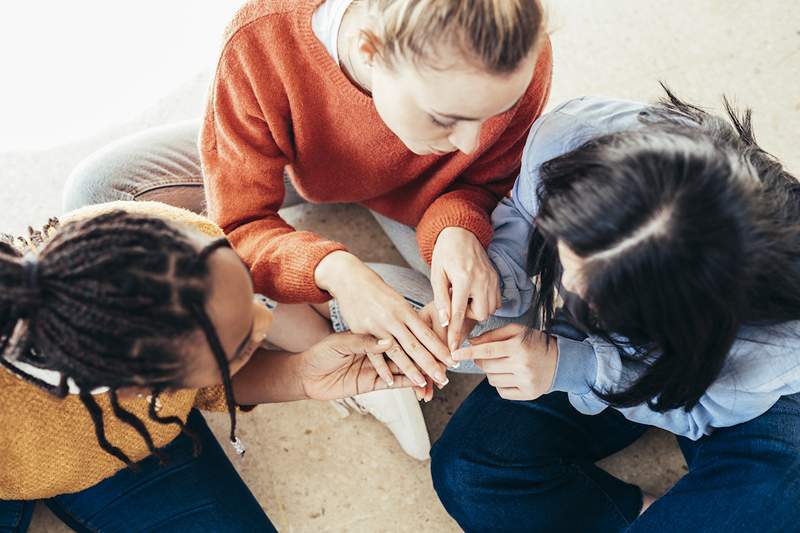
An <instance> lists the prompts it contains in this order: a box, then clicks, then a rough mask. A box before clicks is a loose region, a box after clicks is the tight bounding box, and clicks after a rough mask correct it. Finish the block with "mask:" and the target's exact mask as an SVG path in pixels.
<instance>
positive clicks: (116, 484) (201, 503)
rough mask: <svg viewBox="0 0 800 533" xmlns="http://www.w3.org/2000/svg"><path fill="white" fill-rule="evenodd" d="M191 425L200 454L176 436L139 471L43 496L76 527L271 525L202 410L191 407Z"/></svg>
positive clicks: (259, 527)
mask: <svg viewBox="0 0 800 533" xmlns="http://www.w3.org/2000/svg"><path fill="white" fill-rule="evenodd" d="M188 426H189V428H190V429H191V430H192V431H194V432H195V433H197V435H198V436H199V438H200V440H201V441H202V450H201V453H200V455H199V456H197V457H194V456H193V454H192V443H191V439H189V438H188V437H187V436H185V435H181V436H179V437H178V438H177V439H176V440H175V441H173V442H172V443H171V444H170V445H169V446H167V448H166V449H165V450H166V452H167V453H168V462H167V464H166V465H163V466H160V465H159V464H158V459H156V458H155V457H154V456H151V457H148V458H147V459H145V460H144V461H142V462H140V463H139V465H140V471H139V472H133V471H131V470H130V469H124V470H121V471H120V472H118V473H117V474H116V475H114V476H112V477H110V478H108V479H106V480H104V481H101V482H100V483H99V484H97V485H95V486H94V487H91V488H89V489H86V490H84V491H82V492H78V493H75V494H66V495H62V496H58V497H56V498H53V499H51V500H49V501H48V502H47V504H48V506H49V507H50V508H51V509H52V510H53V512H54V513H55V514H56V515H57V516H58V517H59V518H61V519H62V520H63V521H64V522H65V523H66V524H67V525H68V526H70V527H71V528H73V529H75V530H76V531H79V532H81V531H109V532H113V531H134V530H135V531H170V530H171V531H198V532H199V531H209V532H212V531H213V532H224V531H232V532H233V531H237V532H238V531H275V528H274V527H273V526H272V524H271V523H270V521H269V519H268V518H267V516H266V515H265V514H264V511H263V510H262V509H261V506H260V505H259V503H258V502H257V501H256V499H255V498H254V497H253V495H252V493H251V492H250V490H249V489H248V488H247V486H246V485H245V484H244V482H243V481H242V479H241V478H240V477H239V474H238V473H237V472H236V470H235V469H234V467H233V465H232V464H231V463H230V461H229V460H228V458H227V457H226V456H225V454H224V453H223V451H222V448H220V446H219V443H218V442H217V440H216V439H215V438H214V435H213V434H212V433H211V430H209V428H208V426H207V425H206V422H205V420H204V419H203V417H202V415H201V414H200V413H199V412H197V411H192V413H191V414H190V415H189V421H188Z"/></svg>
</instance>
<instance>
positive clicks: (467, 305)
mask: <svg viewBox="0 0 800 533" xmlns="http://www.w3.org/2000/svg"><path fill="white" fill-rule="evenodd" d="M431 285H432V286H433V301H434V302H435V305H436V309H437V310H438V318H439V324H440V325H441V326H442V327H446V326H448V325H450V326H451V327H450V328H448V330H447V345H448V346H449V347H450V351H454V350H456V349H458V347H459V346H460V345H461V341H462V339H463V338H464V337H463V335H462V330H463V323H464V319H465V318H467V317H470V318H473V319H474V320H477V321H479V322H480V321H483V320H486V319H487V318H489V315H491V314H492V313H494V312H495V311H496V310H497V309H498V308H499V307H500V303H501V297H500V281H499V278H498V276H497V271H495V269H494V265H492V262H491V260H490V259H489V256H488V255H487V254H486V250H484V249H483V246H482V245H481V243H480V241H478V238H477V237H475V235H474V234H473V233H472V232H471V231H469V230H466V229H463V228H459V227H448V228H445V229H443V230H442V231H441V233H439V236H438V237H437V239H436V244H435V245H434V247H433V258H432V261H431ZM451 294H452V296H451Z"/></svg>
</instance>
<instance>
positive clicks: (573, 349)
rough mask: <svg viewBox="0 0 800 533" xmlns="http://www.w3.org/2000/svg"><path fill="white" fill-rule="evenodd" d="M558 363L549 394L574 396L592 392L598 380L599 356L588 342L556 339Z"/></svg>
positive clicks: (562, 338)
mask: <svg viewBox="0 0 800 533" xmlns="http://www.w3.org/2000/svg"><path fill="white" fill-rule="evenodd" d="M556 340H557V342H558V362H557V363H556V373H555V376H554V377H553V384H552V385H551V386H550V391H549V392H554V391H561V392H571V393H574V394H587V393H589V392H591V390H592V385H593V384H594V382H595V380H596V379H597V356H596V355H595V353H594V347H592V345H591V344H589V343H588V342H580V341H574V340H572V339H567V338H564V337H556Z"/></svg>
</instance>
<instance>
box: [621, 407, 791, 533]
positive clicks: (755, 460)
mask: <svg viewBox="0 0 800 533" xmlns="http://www.w3.org/2000/svg"><path fill="white" fill-rule="evenodd" d="M678 443H679V444H680V446H681V451H682V452H683V454H684V456H685V457H686V462H687V464H688V465H689V473H688V474H686V475H685V476H684V477H683V478H682V479H681V480H680V481H679V482H678V483H677V484H676V485H675V486H674V487H673V488H672V489H671V490H670V491H669V492H667V494H665V495H664V496H662V497H661V498H659V499H658V500H656V502H655V503H654V504H653V505H652V506H651V507H650V508H649V509H648V510H647V512H645V513H644V514H643V515H642V516H641V518H639V519H638V520H636V522H634V523H633V525H632V526H631V528H630V531H631V532H644V531H647V532H649V531H658V532H672V531H674V532H678V531H703V532H708V533H718V532H726V533H727V532H731V531H758V532H761V533H768V532H775V533H778V532H787V531H798V530H800V503H798V502H800V394H795V395H793V396H785V397H783V398H781V399H780V400H778V403H776V404H775V405H774V406H773V407H772V408H771V409H770V410H769V411H767V412H766V413H764V414H763V415H761V416H759V417H758V418H755V419H753V420H751V421H749V422H745V423H744V424H739V425H737V426H733V427H729V428H722V429H718V430H716V431H715V432H714V433H712V434H711V435H709V436H706V437H703V438H701V439H700V440H698V441H697V442H693V441H691V440H689V439H686V438H679V439H678Z"/></svg>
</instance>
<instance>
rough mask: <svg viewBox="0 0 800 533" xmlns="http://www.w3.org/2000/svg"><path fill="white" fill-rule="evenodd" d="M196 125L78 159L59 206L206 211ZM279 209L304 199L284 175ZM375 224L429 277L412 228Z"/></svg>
mask: <svg viewBox="0 0 800 533" xmlns="http://www.w3.org/2000/svg"><path fill="white" fill-rule="evenodd" d="M199 134H200V121H199V120H189V121H185V122H178V123H175V124H168V125H166V126H160V127H156V128H152V129H149V130H145V131H143V132H140V133H137V134H134V135H131V136H128V137H125V138H122V139H119V140H117V141H115V142H113V143H111V144H109V145H108V146H106V147H104V148H102V149H101V150H99V151H97V152H96V153H94V154H92V155H91V156H90V157H88V158H87V159H85V160H84V161H82V162H81V163H80V164H79V165H78V166H77V167H76V168H75V169H74V170H73V171H72V173H71V174H70V176H69V179H68V180H67V186H66V189H65V191H64V199H63V206H64V209H65V210H66V211H72V210H74V209H77V208H79V207H84V206H86V205H92V204H99V203H104V202H111V201H115V200H151V201H157V202H163V203H165V204H169V205H174V206H177V207H183V208H184V209H189V210H190V211H194V212H195V213H201V214H202V213H204V212H205V209H206V208H205V193H204V190H203V173H202V169H201V167H200V153H199V151H198V148H197V139H198V136H199ZM284 185H285V191H286V192H285V197H284V200H283V206H282V207H291V206H294V205H298V204H301V203H303V202H305V200H304V199H303V198H302V197H301V196H300V195H299V194H298V193H297V191H296V190H295V188H294V185H292V182H291V181H290V180H289V178H288V175H284ZM372 214H373V216H374V217H375V219H376V220H377V221H378V224H379V225H380V226H381V228H382V229H383V231H384V232H386V235H387V236H388V237H389V239H390V240H391V241H392V244H394V245H395V247H396V248H397V250H398V251H399V252H400V254H401V255H402V256H403V259H405V260H406V262H407V263H408V264H409V265H410V266H411V267H412V268H413V269H414V270H417V271H419V272H422V273H424V274H428V273H429V271H430V268H429V267H428V264H427V263H426V262H425V260H423V259H422V257H420V255H419V248H418V247H417V239H416V230H415V229H414V228H412V227H410V226H406V225H405V224H401V223H400V222H397V221H395V220H392V219H390V218H387V217H385V216H383V215H380V214H378V213H375V212H372Z"/></svg>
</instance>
